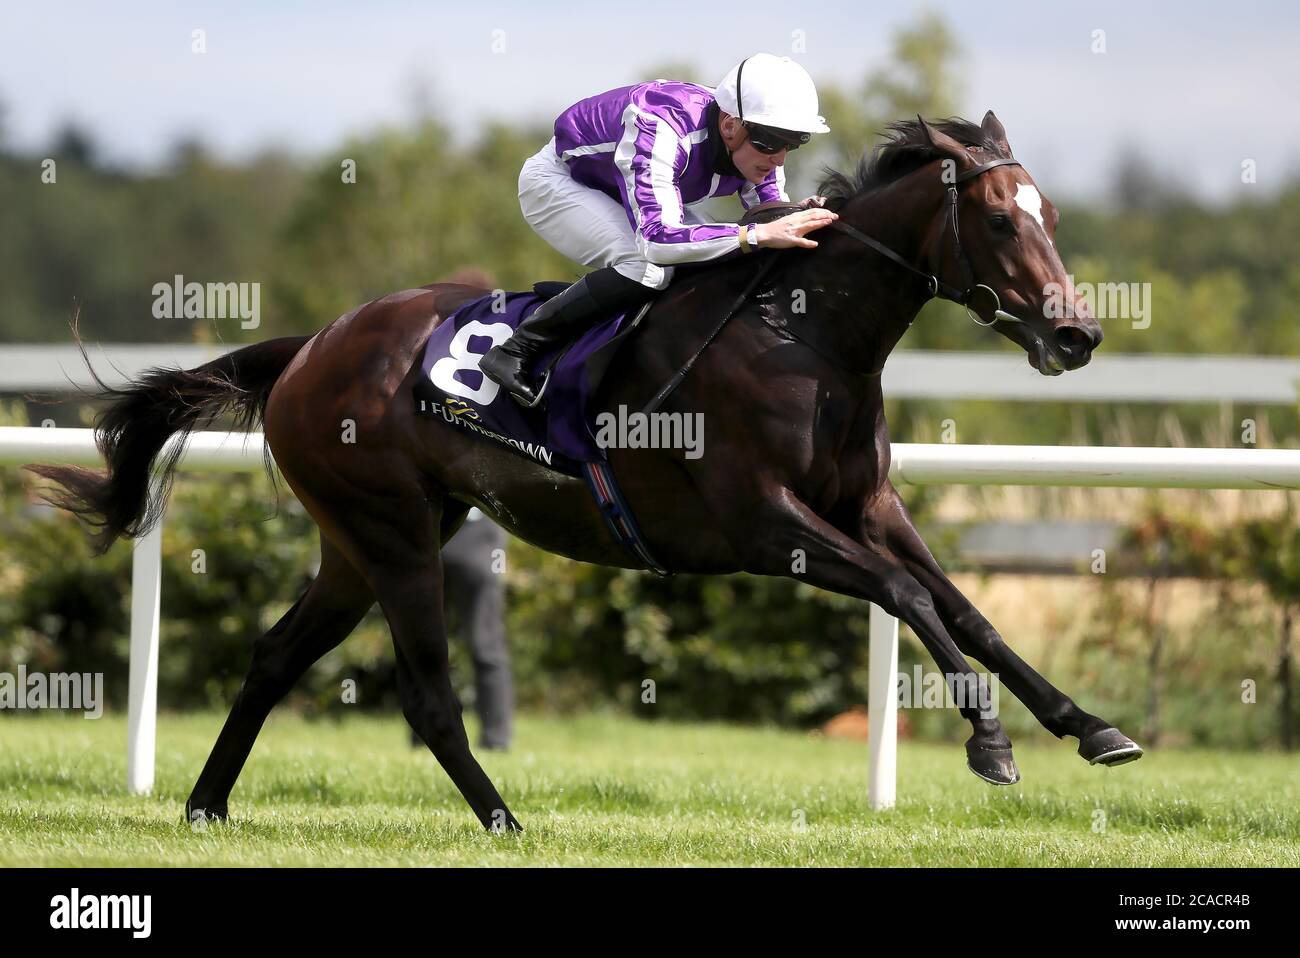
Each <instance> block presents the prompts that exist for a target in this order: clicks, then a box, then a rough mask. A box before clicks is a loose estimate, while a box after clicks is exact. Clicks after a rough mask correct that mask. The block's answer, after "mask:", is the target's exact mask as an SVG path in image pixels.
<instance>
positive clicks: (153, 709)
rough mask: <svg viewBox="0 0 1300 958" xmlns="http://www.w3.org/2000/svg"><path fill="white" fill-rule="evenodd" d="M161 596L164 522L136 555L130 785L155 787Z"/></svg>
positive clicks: (136, 789)
mask: <svg viewBox="0 0 1300 958" xmlns="http://www.w3.org/2000/svg"><path fill="white" fill-rule="evenodd" d="M161 592H162V519H161V518H160V519H159V520H158V522H157V524H156V525H155V526H154V527H153V528H152V529H151V530H149V532H147V533H145V534H144V535H143V536H141V537H140V538H138V539H136V540H135V544H134V548H133V550H132V553H131V666H130V685H129V687H128V690H127V702H128V705H127V732H126V787H127V790H128V791H130V792H131V793H132V794H135V795H147V794H149V792H150V791H152V789H153V770H154V745H155V739H156V732H157V727H158V609H159V604H160V603H159V600H160V598H161Z"/></svg>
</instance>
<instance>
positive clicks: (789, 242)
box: [755, 209, 839, 249]
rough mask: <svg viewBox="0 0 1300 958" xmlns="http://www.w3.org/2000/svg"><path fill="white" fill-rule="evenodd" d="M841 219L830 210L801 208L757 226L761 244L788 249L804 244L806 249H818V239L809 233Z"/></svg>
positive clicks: (757, 236) (756, 230)
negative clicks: (809, 235) (812, 237)
mask: <svg viewBox="0 0 1300 958" xmlns="http://www.w3.org/2000/svg"><path fill="white" fill-rule="evenodd" d="M837 219H839V216H838V214H836V213H832V212H831V211H830V210H823V209H813V210H800V211H799V212H798V213H791V214H790V215H789V216H783V217H781V218H780V219H779V220H773V221H772V222H770V223H760V224H758V226H757V227H755V233H756V238H757V240H758V245H759V246H766V247H770V248H772V249H786V248H788V247H791V246H802V247H803V248H804V249H816V248H817V241H816V240H810V239H808V237H807V234H808V233H811V232H812V231H813V230H819V229H821V228H822V227H823V226H828V225H830V224H831V223H833V222H835V221H836V220H837Z"/></svg>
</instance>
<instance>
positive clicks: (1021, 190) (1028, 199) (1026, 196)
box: [1016, 183, 1052, 243]
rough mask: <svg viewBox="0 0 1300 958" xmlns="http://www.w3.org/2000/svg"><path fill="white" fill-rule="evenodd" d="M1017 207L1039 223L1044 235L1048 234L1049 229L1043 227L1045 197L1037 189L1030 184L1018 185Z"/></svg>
mask: <svg viewBox="0 0 1300 958" xmlns="http://www.w3.org/2000/svg"><path fill="white" fill-rule="evenodd" d="M1016 206H1019V207H1020V208H1021V209H1022V210H1024V211H1025V212H1026V213H1028V214H1029V215H1030V216H1032V217H1033V218H1034V219H1035V220H1036V221H1037V223H1038V226H1039V228H1040V229H1041V230H1042V231H1043V234H1044V235H1046V234H1047V227H1046V226H1044V225H1043V197H1042V196H1041V195H1040V194H1039V192H1038V190H1037V188H1036V187H1033V186H1030V185H1029V184H1028V183H1017V184H1016ZM1047 241H1048V242H1049V243H1050V242H1051V241H1052V238H1051V237H1050V236H1048V237H1047Z"/></svg>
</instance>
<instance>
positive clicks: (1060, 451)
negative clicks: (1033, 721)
mask: <svg viewBox="0 0 1300 958" xmlns="http://www.w3.org/2000/svg"><path fill="white" fill-rule="evenodd" d="M263 448H264V446H263V440H262V436H261V435H260V434H258V433H253V434H250V435H245V434H243V433H223V432H202V433H195V434H194V435H193V436H191V437H190V442H189V445H188V447H187V448H186V452H185V456H184V458H183V459H182V461H181V466H182V468H183V469H185V470H187V471H194V472H199V471H201V472H253V471H256V470H258V469H260V468H261V467H262V461H263V460H262V456H263ZM892 452H893V463H892V465H891V467H890V470H889V475H890V478H891V479H892V480H893V481H894V483H895V484H896V485H902V484H904V483H909V484H912V485H939V484H961V485H1021V486H1106V487H1112V488H1121V487H1128V488H1133V487H1141V488H1154V489H1300V449H1188V448H1170V449H1163V448H1150V447H1119V446H1101V447H1097V446H962V445H956V444H952V445H949V444H942V443H939V444H927V443H894V445H893V450H892ZM28 462H46V463H63V464H74V465H85V466H97V465H102V462H101V460H100V458H99V454H98V452H97V451H96V449H95V444H94V437H93V433H92V431H91V430H89V429H37V428H8V427H2V428H0V465H10V466H13V465H22V464H23V463H28ZM161 569H162V532H161V524H160V525H159V526H158V527H155V528H154V529H153V531H151V532H150V533H149V534H148V535H146V536H143V537H142V538H140V539H138V540H137V541H136V543H135V551H134V554H133V560H132V567H131V666H130V691H129V711H128V722H127V727H128V732H127V739H128V741H127V787H128V788H129V789H130V790H131V791H132V792H136V793H147V792H148V791H149V790H150V789H151V788H152V787H153V778H154V740H155V730H156V728H157V690H158V621H159V608H160V600H161V596H160V587H159V583H160V574H161ZM870 623H871V636H872V638H873V640H875V641H872V643H871V651H870V670H871V673H870V688H869V689H868V696H869V697H868V716H869V742H868V783H867V798H868V802H869V804H870V805H871V807H872V808H873V809H885V808H890V807H892V806H893V804H894V796H895V787H896V781H897V775H896V773H897V760H896V747H897V721H898V701H897V694H896V689H895V681H896V680H895V676H896V675H897V672H898V620H897V619H895V618H894V617H893V616H891V615H889V614H888V613H886V612H885V611H884V610H882V609H880V608H879V607H877V606H874V605H873V606H872V607H871V620H870Z"/></svg>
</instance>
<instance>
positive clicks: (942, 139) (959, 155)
mask: <svg viewBox="0 0 1300 958" xmlns="http://www.w3.org/2000/svg"><path fill="white" fill-rule="evenodd" d="M916 122H917V123H919V124H921V132H922V133H924V134H925V139H926V141H927V142H928V143H929V144H930V145H931V146H932V147H934V148H935V149H936V150H938V151H939V152H940V153H942V154H943V155H944V156H947V157H949V158H951V159H954V160H956V161H957V162H958V164H960V165H962V166H968V165H969V164H970V162H971V157H970V153H968V152H967V151H966V147H964V146H962V145H961V144H960V143H958V142H957V141H956V140H954V139H953V138H952V137H950V136H949V135H948V134H947V133H944V132H943V131H942V130H936V129H935V128H934V127H932V126H931V125H930V124H929V123H926V122H925V120H923V119H922V118H921V117H920V115H919V114H918V115H917V118H916Z"/></svg>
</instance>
